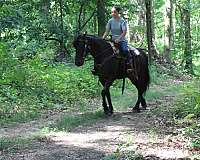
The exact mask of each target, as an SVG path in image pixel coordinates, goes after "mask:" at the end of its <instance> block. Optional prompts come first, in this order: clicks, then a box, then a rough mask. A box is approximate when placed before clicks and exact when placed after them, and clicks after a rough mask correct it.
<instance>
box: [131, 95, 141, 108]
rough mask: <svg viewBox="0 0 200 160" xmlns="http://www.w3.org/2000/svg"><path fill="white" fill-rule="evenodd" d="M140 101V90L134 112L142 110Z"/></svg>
mask: <svg viewBox="0 0 200 160" xmlns="http://www.w3.org/2000/svg"><path fill="white" fill-rule="evenodd" d="M140 103H141V94H139V92H138V99H137V102H136V104H135V106H134V107H133V109H132V111H133V112H140Z"/></svg>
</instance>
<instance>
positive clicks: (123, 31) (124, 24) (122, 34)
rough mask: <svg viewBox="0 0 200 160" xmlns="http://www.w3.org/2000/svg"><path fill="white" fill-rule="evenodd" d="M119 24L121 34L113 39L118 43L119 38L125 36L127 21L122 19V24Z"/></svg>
mask: <svg viewBox="0 0 200 160" xmlns="http://www.w3.org/2000/svg"><path fill="white" fill-rule="evenodd" d="M120 25H121V30H122V33H121V35H120V36H119V37H118V38H117V39H116V40H115V41H116V43H118V42H119V41H120V40H121V38H124V37H125V36H126V32H127V23H126V21H124V22H123V23H122V24H120Z"/></svg>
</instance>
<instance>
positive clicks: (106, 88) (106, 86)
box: [100, 79, 113, 115]
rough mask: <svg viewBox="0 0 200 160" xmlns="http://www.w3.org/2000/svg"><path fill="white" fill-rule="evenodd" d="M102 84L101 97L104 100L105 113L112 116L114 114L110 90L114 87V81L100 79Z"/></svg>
mask: <svg viewBox="0 0 200 160" xmlns="http://www.w3.org/2000/svg"><path fill="white" fill-rule="evenodd" d="M100 82H101V84H102V85H103V90H102V92H101V95H102V100H103V109H104V113H105V114H109V115H110V114H112V113H113V106H112V101H111V97H110V91H109V88H110V86H111V85H112V83H113V81H111V80H101V79H100ZM106 97H107V101H108V105H109V106H107V103H106Z"/></svg>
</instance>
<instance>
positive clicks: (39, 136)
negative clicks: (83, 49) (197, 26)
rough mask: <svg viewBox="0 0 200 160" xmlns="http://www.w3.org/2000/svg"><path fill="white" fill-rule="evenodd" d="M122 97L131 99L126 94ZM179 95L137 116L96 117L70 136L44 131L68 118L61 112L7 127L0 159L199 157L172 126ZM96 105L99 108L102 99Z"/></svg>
mask: <svg viewBox="0 0 200 160" xmlns="http://www.w3.org/2000/svg"><path fill="white" fill-rule="evenodd" d="M172 83H174V84H175V85H180V84H181V82H180V81H177V82H172ZM166 88H167V86H166V85H163V87H162V88H160V87H159V86H153V87H150V89H149V90H153V91H154V92H157V91H158V92H162V93H163V91H164V90H165V89H166ZM158 94H159V93H158ZM125 96H126V97H129V98H130V96H131V95H129V93H128V91H127V93H126V94H125ZM179 96H180V95H179V94H178V93H174V92H173V90H172V91H167V92H165V93H164V94H163V95H162V96H159V97H157V98H152V99H149V100H148V109H147V110H145V111H142V112H141V113H132V112H131V111H129V110H131V108H129V110H128V109H127V108H126V109H121V110H118V109H115V112H114V114H113V115H112V116H110V117H107V116H104V117H102V118H98V119H97V120H96V121H92V122H91V123H90V122H89V123H85V124H81V125H79V126H76V127H73V128H71V129H70V131H63V130H61V129H60V130H58V129H57V130H56V129H55V130H49V129H48V128H49V126H53V125H55V124H57V123H58V121H60V119H61V118H62V117H65V116H66V115H67V114H72V113H68V112H63V111H49V112H48V113H47V114H44V115H43V116H42V117H40V118H38V119H35V120H34V121H31V122H26V123H20V124H16V125H14V126H5V127H4V128H0V139H1V141H0V143H1V145H0V146H5V145H8V146H7V147H6V148H4V149H1V150H0V160H100V159H102V160H111V159H113V160H114V159H119V160H125V159H127V160H129V159H134V158H133V157H132V158H131V156H133V155H142V157H143V158H144V159H158V160H160V159H162V160H164V159H165V160H172V159H180V160H181V159H182V160H183V159H192V157H193V155H194V154H200V153H198V152H194V151H192V150H191V149H190V147H189V141H190V139H189V138H186V137H184V136H183V135H182V134H181V132H182V128H183V127H184V126H183V125H178V124H177V125H176V124H175V123H174V122H173V120H172V118H171V117H172V116H171V114H172V113H171V112H170V108H171V107H172V106H173V105H174V103H175V101H176V99H177V97H179ZM117 99H118V101H122V100H120V98H119V96H115V97H114V98H113V101H117ZM95 103H96V104H95V106H96V107H97V108H98V107H100V108H101V101H100V100H95ZM117 103H118V102H116V103H114V106H116V105H117ZM93 104H94V103H93ZM96 107H95V108H96ZM73 114H74V115H76V116H78V114H79V113H73ZM2 139H4V141H3V140H2ZM12 141H13V142H12ZM114 157H115V158H114ZM135 159H136V158H135Z"/></svg>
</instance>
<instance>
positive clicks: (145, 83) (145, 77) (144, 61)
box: [137, 48, 151, 94]
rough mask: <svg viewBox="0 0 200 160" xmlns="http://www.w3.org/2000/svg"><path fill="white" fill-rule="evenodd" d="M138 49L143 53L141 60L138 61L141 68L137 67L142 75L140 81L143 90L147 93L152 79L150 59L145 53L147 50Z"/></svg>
mask: <svg viewBox="0 0 200 160" xmlns="http://www.w3.org/2000/svg"><path fill="white" fill-rule="evenodd" d="M138 50H139V51H140V53H141V55H140V58H139V61H140V62H138V66H139V68H137V69H138V71H139V73H138V74H139V75H140V77H141V79H140V80H139V81H141V83H142V90H143V93H144V94H145V93H146V91H147V90H148V88H149V84H150V81H151V80H150V72H149V61H148V56H147V54H146V53H145V50H143V49H141V48H138Z"/></svg>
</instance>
